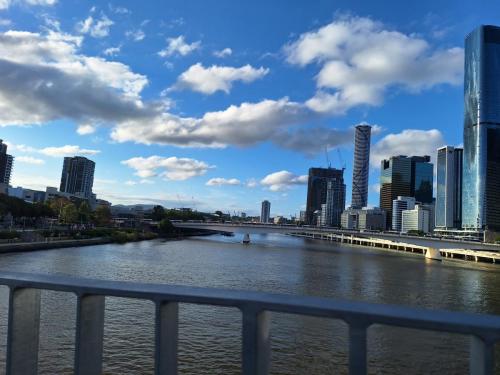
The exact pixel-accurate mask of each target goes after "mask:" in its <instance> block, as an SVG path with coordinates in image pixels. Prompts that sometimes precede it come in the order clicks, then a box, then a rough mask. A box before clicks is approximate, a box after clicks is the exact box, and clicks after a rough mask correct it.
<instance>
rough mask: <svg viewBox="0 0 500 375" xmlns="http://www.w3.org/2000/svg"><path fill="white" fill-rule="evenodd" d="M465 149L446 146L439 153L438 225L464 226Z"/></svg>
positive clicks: (446, 227)
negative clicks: (463, 177)
mask: <svg viewBox="0 0 500 375" xmlns="http://www.w3.org/2000/svg"><path fill="white" fill-rule="evenodd" d="M462 159H463V149H461V148H455V147H452V146H445V147H441V148H439V149H438V154H437V176H436V177H437V189H436V210H435V215H436V223H435V224H436V227H437V228H443V229H449V228H455V229H460V228H461V226H462V168H463V167H462V164H463V163H462Z"/></svg>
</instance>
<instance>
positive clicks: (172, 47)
mask: <svg viewBox="0 0 500 375" xmlns="http://www.w3.org/2000/svg"><path fill="white" fill-rule="evenodd" d="M200 46H201V42H200V41H197V42H193V43H190V44H189V43H186V41H185V38H184V35H180V36H178V37H177V38H168V39H167V46H166V47H165V48H164V49H162V50H161V51H159V52H158V55H160V56H161V57H169V56H174V55H181V56H186V55H189V54H190V53H191V52H193V51H195V50H197V49H198V48H200Z"/></svg>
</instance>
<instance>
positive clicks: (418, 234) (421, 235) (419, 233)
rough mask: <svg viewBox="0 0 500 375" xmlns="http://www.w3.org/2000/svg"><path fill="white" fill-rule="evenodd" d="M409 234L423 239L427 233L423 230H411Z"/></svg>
mask: <svg viewBox="0 0 500 375" xmlns="http://www.w3.org/2000/svg"><path fill="white" fill-rule="evenodd" d="M408 234H410V235H413V236H420V237H423V236H424V235H425V233H424V232H423V231H421V230H409V231H408Z"/></svg>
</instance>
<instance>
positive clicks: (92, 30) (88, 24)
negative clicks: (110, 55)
mask: <svg viewBox="0 0 500 375" xmlns="http://www.w3.org/2000/svg"><path fill="white" fill-rule="evenodd" d="M112 25H114V22H113V21H111V20H110V19H109V18H108V17H107V16H106V15H104V14H103V15H101V18H100V19H94V18H93V17H92V16H88V17H87V18H86V19H85V20H83V21H80V22H78V23H77V24H76V29H77V30H78V32H80V33H82V34H90V35H91V36H92V37H94V38H104V37H105V36H108V35H109V29H110V27H111V26H112Z"/></svg>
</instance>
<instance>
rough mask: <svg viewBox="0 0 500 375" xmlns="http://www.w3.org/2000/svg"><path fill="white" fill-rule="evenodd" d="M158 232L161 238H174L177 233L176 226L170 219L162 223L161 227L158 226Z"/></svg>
mask: <svg viewBox="0 0 500 375" xmlns="http://www.w3.org/2000/svg"><path fill="white" fill-rule="evenodd" d="M158 230H159V233H160V235H161V236H163V237H168V236H172V235H173V234H175V233H176V232H177V230H176V228H175V227H174V225H173V224H172V223H171V222H170V220H168V219H163V220H162V221H160V225H159V226H158Z"/></svg>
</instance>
